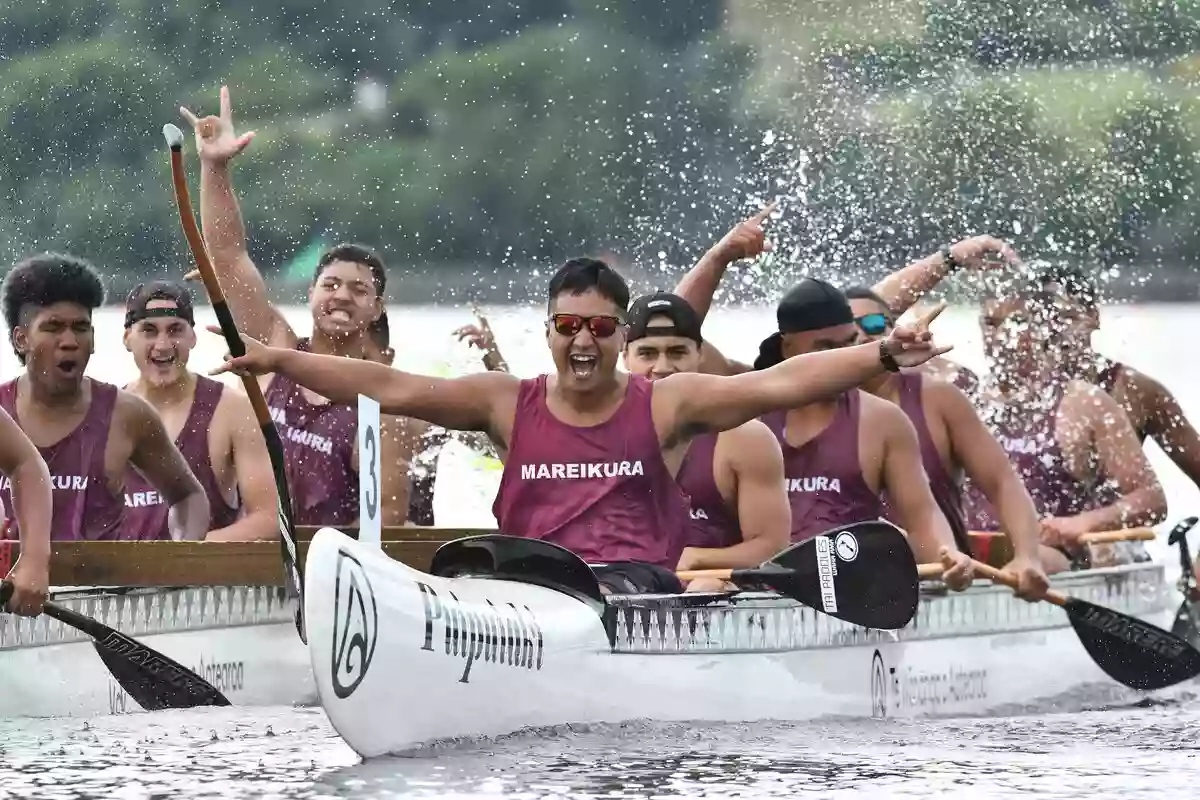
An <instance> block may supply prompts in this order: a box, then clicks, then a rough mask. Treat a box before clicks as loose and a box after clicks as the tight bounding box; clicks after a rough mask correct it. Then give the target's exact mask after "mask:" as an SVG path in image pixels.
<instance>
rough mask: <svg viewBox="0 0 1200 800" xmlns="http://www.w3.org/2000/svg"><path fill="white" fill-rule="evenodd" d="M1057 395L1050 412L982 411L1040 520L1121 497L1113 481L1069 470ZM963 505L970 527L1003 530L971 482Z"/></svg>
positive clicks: (1060, 400) (984, 529)
mask: <svg viewBox="0 0 1200 800" xmlns="http://www.w3.org/2000/svg"><path fill="white" fill-rule="evenodd" d="M1057 395H1058V396H1057V397H1056V398H1054V400H1053V402H1052V403H1051V405H1050V410H1049V411H1048V412H1036V411H1031V410H1029V409H1025V408H1021V409H1017V408H1013V407H1011V406H1009V407H1003V406H997V405H993V406H992V407H991V408H989V409H987V410H988V411H989V412H990V413H986V414H985V415H983V421H984V424H986V425H987V427H988V429H989V430H990V431H991V433H992V435H993V436H995V437H996V441H998V442H999V443H1000V447H1001V448H1003V450H1004V452H1005V455H1007V456H1008V460H1009V463H1011V464H1012V465H1013V469H1015V470H1016V472H1017V475H1019V476H1020V478H1021V481H1022V482H1023V483H1024V484H1025V490H1026V491H1027V492H1029V497H1030V499H1032V500H1033V506H1034V508H1035V509H1037V513H1038V516H1039V517H1042V518H1046V517H1073V516H1075V515H1076V514H1081V513H1083V512H1085V511H1090V510H1092V509H1096V508H1103V507H1105V506H1108V505H1112V504H1113V503H1115V502H1117V500H1119V499H1120V496H1121V494H1120V492H1119V491H1118V490H1117V488H1116V486H1115V485H1114V484H1113V483H1111V482H1110V481H1107V480H1104V479H1103V478H1101V479H1100V480H1097V481H1096V482H1095V483H1088V482H1085V481H1081V480H1079V479H1078V478H1076V477H1075V476H1074V475H1072V474H1071V472H1070V471H1069V470H1068V469H1067V465H1066V458H1065V456H1064V455H1063V452H1062V449H1061V448H1060V447H1059V444H1058V437H1057V435H1056V431H1055V428H1056V424H1057V419H1058V408H1059V406H1060V405H1061V404H1062V400H1063V394H1062V390H1061V389H1059V390H1057ZM963 506H964V510H965V512H966V517H967V524H968V525H969V526H970V528H971V530H976V531H998V530H1000V515H999V514H997V513H996V510H995V508H993V506H992V504H991V503H990V502H988V499H987V497H985V496H984V494H983V492H981V491H980V490H979V489H978V488H977V487H975V486H974V485H973V484H971V483H970V481H968V482H967V484H966V492H965V494H964V497H963Z"/></svg>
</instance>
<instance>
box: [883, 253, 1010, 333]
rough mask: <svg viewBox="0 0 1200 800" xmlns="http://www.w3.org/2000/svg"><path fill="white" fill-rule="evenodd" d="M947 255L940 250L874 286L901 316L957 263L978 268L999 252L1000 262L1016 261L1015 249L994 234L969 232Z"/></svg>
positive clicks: (1005, 263) (895, 312)
mask: <svg viewBox="0 0 1200 800" xmlns="http://www.w3.org/2000/svg"><path fill="white" fill-rule="evenodd" d="M949 255H950V257H949V258H947V257H946V256H945V255H944V254H943V253H942V252H941V251H938V252H937V253H934V254H932V255H928V256H925V258H922V259H921V260H919V261H914V262H913V263H911V264H909V265H908V266H906V267H904V268H902V269H898V270H896V271H895V272H893V273H892V274H891V275H888V276H887V277H886V278H884V279H883V280H881V281H880V282H879V283H877V284H875V286H874V287H873V290H874V292H875V294H877V295H879V296H880V297H881V298H883V300H884V301H885V302H886V303H887V304H888V306H889V307H891V310H892V313H893V314H895V315H896V316H900V315H901V314H903V313H904V312H905V311H907V310H908V309H910V308H912V306H913V304H915V303H916V302H917V301H918V300H920V299H921V298H922V297H924V296H925V295H926V294H928V293H929V292H931V291H933V289H934V287H936V286H937V285H938V284H939V283H941V282H942V279H944V278H945V277H946V276H947V275H949V274H950V272H951V271H953V270H954V269H957V268H959V267H969V268H977V267H980V266H985V265H988V264H990V263H991V262H989V261H988V258H989V257H990V256H999V257H1000V259H1001V261H1000V262H999V263H1000V264H1002V265H1008V264H1016V263H1018V261H1019V260H1018V258H1017V253H1016V251H1015V250H1013V249H1012V247H1010V246H1009V245H1007V244H1005V243H1004V242H1002V241H1000V240H999V239H997V238H995V237H994V236H972V237H971V238H969V239H963V240H962V241H960V242H955V243H954V244H953V245H952V246H951V247H950V253H949Z"/></svg>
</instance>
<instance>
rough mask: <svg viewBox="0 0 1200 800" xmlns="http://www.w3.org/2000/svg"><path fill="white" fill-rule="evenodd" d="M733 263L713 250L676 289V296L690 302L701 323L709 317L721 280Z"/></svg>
mask: <svg viewBox="0 0 1200 800" xmlns="http://www.w3.org/2000/svg"><path fill="white" fill-rule="evenodd" d="M732 263H733V262H732V261H730V260H729V259H728V257H726V256H724V255H723V254H721V253H720V252H719V251H718V250H717V249H716V248H713V249H712V250H709V251H708V252H707V253H705V254H704V256H703V257H701V259H700V260H699V261H697V262H696V266H694V267H692V268H691V269H690V270H688V273H687V274H686V275H684V276H683V278H682V279H681V280H680V281H679V284H678V285H677V286H676V287H675V294H677V295H679V296H680V297H682V298H683V299H684V300H687V301H688V304H689V305H690V306H691V307H692V308H693V309H695V311H696V314H697V316H699V317H700V321H701V322H703V321H704V318H705V317H707V316H708V310H709V308H711V307H712V301H713V297H714V296H715V295H716V293H717V287H719V286H720V285H721V278H723V277H724V276H725V270H726V268H727V267H728V266H729V265H730V264H732Z"/></svg>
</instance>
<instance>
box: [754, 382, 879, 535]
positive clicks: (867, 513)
mask: <svg viewBox="0 0 1200 800" xmlns="http://www.w3.org/2000/svg"><path fill="white" fill-rule="evenodd" d="M861 407H862V397H861V395H860V394H859V392H858V390H857V389H855V390H853V391H849V392H846V393H845V394H843V395H842V396H841V397H839V398H838V401H837V412H836V413H835V414H834V416H833V419H832V420H831V421H830V423H829V424H828V425H827V426H825V430H823V431H821V432H820V433H819V434H817V435H816V436H814V437H813V438H812V439H810V440H809V441H807V442H805V443H804V444H803V445H801V446H800V447H798V448H797V447H792V446H791V445H790V444H788V441H787V436H786V425H787V412H786V411H776V412H772V413H770V414H767V415H766V416H764V417H763V418H762V419H763V422H765V423H766V424H767V427H769V428H770V429H771V430H772V431H774V433H775V436H776V438H778V439H779V444H780V446H781V447H782V448H783V474H784V483H785V484H786V485H787V493H788V502H789V503H790V504H791V507H792V542H794V543H795V542H803V541H805V540H806V539H811V538H812V537H814V536H816V535H818V534H821V533H824V532H825V531H827V530H830V529H831V528H837V527H840V526H842V525H849V524H851V523H854V522H862V521H864V520H872V519H879V518H880V517H882V516H883V503H882V502H881V501H880V499H879V496H878V495H877V494H876V493H875V492H873V491H871V487H870V486H868V485H867V481H866V479H865V478H864V477H863V474H862V462H861V461H860V460H859V456H858V420H859V414H860V410H861Z"/></svg>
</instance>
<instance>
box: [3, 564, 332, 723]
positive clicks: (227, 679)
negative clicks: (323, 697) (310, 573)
mask: <svg viewBox="0 0 1200 800" xmlns="http://www.w3.org/2000/svg"><path fill="white" fill-rule="evenodd" d="M55 600H56V602H59V603H61V604H62V605H65V606H67V607H69V608H73V609H75V610H77V611H79V612H80V613H83V614H86V615H88V616H90V617H93V618H95V619H98V620H99V621H101V622H103V623H105V624H107V625H109V626H111V627H115V628H118V629H119V630H122V631H124V632H127V633H129V634H130V635H132V636H134V637H136V638H137V639H138V640H139V641H142V642H144V643H145V644H146V645H148V646H149V647H152V648H154V649H155V650H158V651H159V652H161V653H163V654H164V655H166V656H168V657H170V658H173V659H175V660H176V661H178V662H179V663H181V664H183V665H184V666H186V667H189V668H190V669H192V670H194V671H195V672H197V673H198V674H199V675H201V676H202V677H204V678H205V679H206V680H208V681H209V682H210V683H212V684H213V685H214V686H216V687H217V688H218V689H219V690H220V691H221V692H222V693H224V694H225V696H226V697H228V698H229V700H230V702H231V703H233V704H234V705H237V706H289V705H312V704H314V703H315V702H316V699H317V698H316V688H315V686H314V685H313V680H312V670H311V669H310V668H309V662H308V654H307V653H306V651H305V648H304V645H303V643H302V642H301V641H300V640H299V638H298V637H297V636H296V627H295V624H294V623H293V622H292V620H291V614H290V612H289V611H288V605H287V603H286V601H285V600H284V597H283V592H282V590H281V589H275V588H268V587H206V588H196V589H167V590H158V591H145V590H143V591H136V592H128V593H122V594H112V593H110V594H105V593H103V592H89V593H79V592H75V593H57V594H56V595H55ZM0 675H3V676H4V684H5V691H3V692H0V717H93V716H102V715H108V714H124V713H134V712H141V711H142V708H141V706H139V705H138V704H137V703H136V702H135V701H134V700H133V699H132V698H130V697H129V696H128V695H127V694H126V693H125V691H124V690H123V689H121V687H120V686H119V685H118V684H117V682H116V681H114V680H113V679H112V676H111V675H110V674H109V672H108V669H107V668H106V667H105V666H104V663H103V662H102V661H101V660H100V657H99V656H98V655H97V654H96V651H95V649H94V648H93V647H92V645H91V644H90V640H89V639H88V638H87V637H85V636H83V635H82V634H79V633H78V632H77V631H75V630H74V629H72V628H69V627H67V626H64V625H62V624H61V623H59V622H57V621H55V620H52V619H50V618H49V617H47V616H45V615H43V616H41V617H38V618H37V619H23V618H17V617H12V616H9V615H0Z"/></svg>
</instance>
